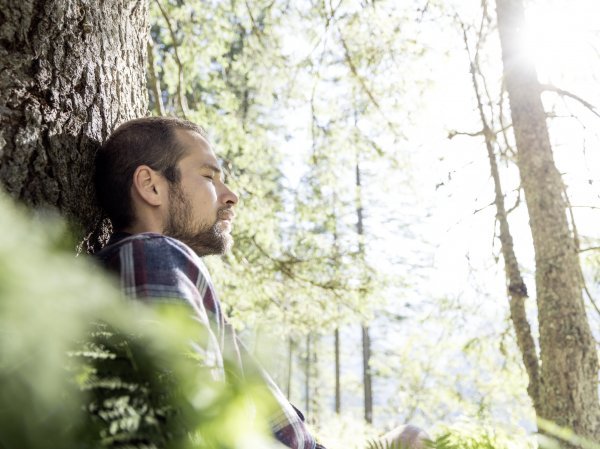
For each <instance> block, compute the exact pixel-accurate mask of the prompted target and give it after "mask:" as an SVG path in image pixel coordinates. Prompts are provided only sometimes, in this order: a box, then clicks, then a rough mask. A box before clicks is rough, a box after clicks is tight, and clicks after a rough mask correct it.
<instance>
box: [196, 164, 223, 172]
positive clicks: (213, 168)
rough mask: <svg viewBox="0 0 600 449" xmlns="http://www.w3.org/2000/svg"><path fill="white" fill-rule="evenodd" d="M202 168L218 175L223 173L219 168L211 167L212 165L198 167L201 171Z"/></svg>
mask: <svg viewBox="0 0 600 449" xmlns="http://www.w3.org/2000/svg"><path fill="white" fill-rule="evenodd" d="M203 168H208V169H209V170H212V171H214V172H216V173H219V174H221V173H223V170H221V168H220V167H217V166H216V165H213V164H202V165H201V166H200V169H203Z"/></svg>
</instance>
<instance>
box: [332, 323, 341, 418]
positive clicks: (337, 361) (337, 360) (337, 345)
mask: <svg viewBox="0 0 600 449" xmlns="http://www.w3.org/2000/svg"><path fill="white" fill-rule="evenodd" d="M333 340H334V357H335V362H334V363H335V412H336V413H337V414H338V415H339V414H340V413H341V411H342V388H341V384H340V375H341V371H340V330H339V329H338V328H337V327H336V328H335V330H334V331H333Z"/></svg>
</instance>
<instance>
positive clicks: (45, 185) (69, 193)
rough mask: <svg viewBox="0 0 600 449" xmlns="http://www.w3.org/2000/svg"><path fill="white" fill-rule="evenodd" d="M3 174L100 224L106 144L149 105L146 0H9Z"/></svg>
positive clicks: (35, 198) (20, 190)
mask: <svg viewBox="0 0 600 449" xmlns="http://www.w3.org/2000/svg"><path fill="white" fill-rule="evenodd" d="M0 11H2V13H1V14H2V18H3V19H4V20H3V23H2V25H1V26H0V179H1V181H2V183H3V184H4V187H5V189H6V190H7V191H8V192H9V193H10V194H11V195H12V196H13V197H14V198H17V199H20V200H22V201H24V202H25V203H27V204H29V205H31V206H35V207H48V206H50V207H57V208H58V209H59V210H60V211H61V212H62V213H63V214H64V215H65V216H67V217H68V218H69V219H70V220H72V221H74V222H76V223H79V224H82V225H83V226H84V227H85V228H88V229H89V228H91V227H92V226H93V224H94V223H95V222H96V221H97V220H98V218H99V213H98V211H97V209H96V208H95V206H94V200H93V190H92V187H91V186H92V183H91V182H90V177H91V169H92V161H93V157H94V153H95V150H96V148H97V146H98V144H99V143H100V142H102V141H104V139H105V138H106V137H107V136H108V135H109V133H110V132H111V131H112V130H113V128H114V127H115V125H117V124H118V123H120V122H123V121H125V120H128V119H131V118H134V117H138V116H142V115H144V114H145V113H146V109H147V96H146V39H147V32H148V29H147V28H148V23H147V15H148V5H147V2H146V1H143V0H138V1H130V0H105V1H102V2H79V1H75V0H38V1H33V0H22V1H20V2H14V1H7V0H0Z"/></svg>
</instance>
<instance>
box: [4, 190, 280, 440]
mask: <svg viewBox="0 0 600 449" xmlns="http://www.w3.org/2000/svg"><path fill="white" fill-rule="evenodd" d="M38 218H39V217H38ZM64 232H66V228H65V227H64V225H63V223H62V222H61V221H57V220H53V219H47V220H46V221H44V223H43V225H42V223H41V221H40V220H39V219H33V220H32V217H31V215H30V214H29V213H28V212H25V211H23V210H19V209H18V208H17V207H16V206H14V205H13V204H12V203H11V202H10V201H9V200H7V199H6V198H5V197H4V196H1V197H0V329H1V333H2V338H1V339H0V385H2V388H0V447H2V448H7V449H13V448H19V449H25V448H32V449H33V448H47V447H49V445H50V447H56V448H61V449H68V448H85V447H112V448H153V447H172V448H208V447H210V448H223V449H225V448H250V447H256V445H257V444H258V445H260V444H263V445H265V447H269V445H270V444H271V443H270V442H269V439H268V438H267V437H265V435H267V433H266V431H265V429H266V423H265V421H264V419H263V418H262V417H263V416H264V413H266V410H265V408H266V407H268V404H267V403H266V402H265V401H263V395H262V393H261V388H262V387H260V386H259V384H258V383H256V382H254V378H253V377H252V375H251V374H249V378H248V379H247V381H244V382H243V383H241V381H239V382H238V383H235V382H234V384H233V385H230V386H227V387H225V385H224V384H223V383H220V382H219V383H217V382H214V381H212V379H211V377H210V374H209V373H208V372H206V371H205V370H204V369H203V368H202V367H201V366H202V365H201V363H200V362H201V361H199V360H198V359H197V357H195V356H193V355H192V353H191V349H189V348H190V345H189V341H190V339H192V338H196V339H197V338H198V337H197V336H198V334H199V332H198V328H196V325H195V323H194V321H193V320H191V319H190V317H189V311H188V310H187V308H181V307H167V306H165V307H160V308H157V307H152V308H150V307H147V306H145V305H141V304H132V303H130V302H127V301H125V300H124V299H123V298H122V297H121V295H120V294H119V293H118V291H117V289H116V288H115V285H114V284H115V282H114V280H113V279H109V278H108V277H107V275H105V274H104V273H103V270H102V269H101V268H100V267H99V266H96V265H95V263H94V262H93V261H90V260H87V259H85V258H84V257H81V256H80V257H77V258H76V257H75V256H74V255H73V253H72V249H71V250H70V251H65V250H64V249H62V245H61V244H60V242H61V241H63V240H64V239H65V238H67V237H65V236H64V235H63V234H64ZM67 239H68V238H67ZM49 442H51V443H49Z"/></svg>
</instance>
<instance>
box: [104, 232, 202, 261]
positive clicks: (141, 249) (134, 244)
mask: <svg viewBox="0 0 600 449" xmlns="http://www.w3.org/2000/svg"><path fill="white" fill-rule="evenodd" d="M96 258H97V259H98V260H99V261H100V262H101V263H103V264H104V265H106V266H107V268H112V269H116V268H117V266H120V265H121V264H123V263H127V264H130V263H131V264H135V265H139V264H143V265H145V266H146V267H147V268H151V267H153V266H154V267H158V266H160V267H163V268H166V267H167V266H169V265H171V266H173V267H176V266H179V267H182V266H185V267H188V269H189V268H191V267H197V268H200V271H205V268H204V264H203V263H202V260H201V259H200V257H198V255H197V254H196V253H195V252H194V251H193V250H192V249H191V248H190V247H189V246H187V245H186V244H185V243H183V242H181V241H179V240H177V239H174V238H173V237H169V236H166V235H163V234H157V233H152V232H144V233H140V234H132V235H127V236H124V237H122V238H120V239H119V240H118V241H116V242H114V243H113V242H110V241H109V244H108V245H107V246H105V247H104V248H103V249H102V250H101V251H99V252H98V253H97V254H96ZM194 271H195V270H194Z"/></svg>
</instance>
